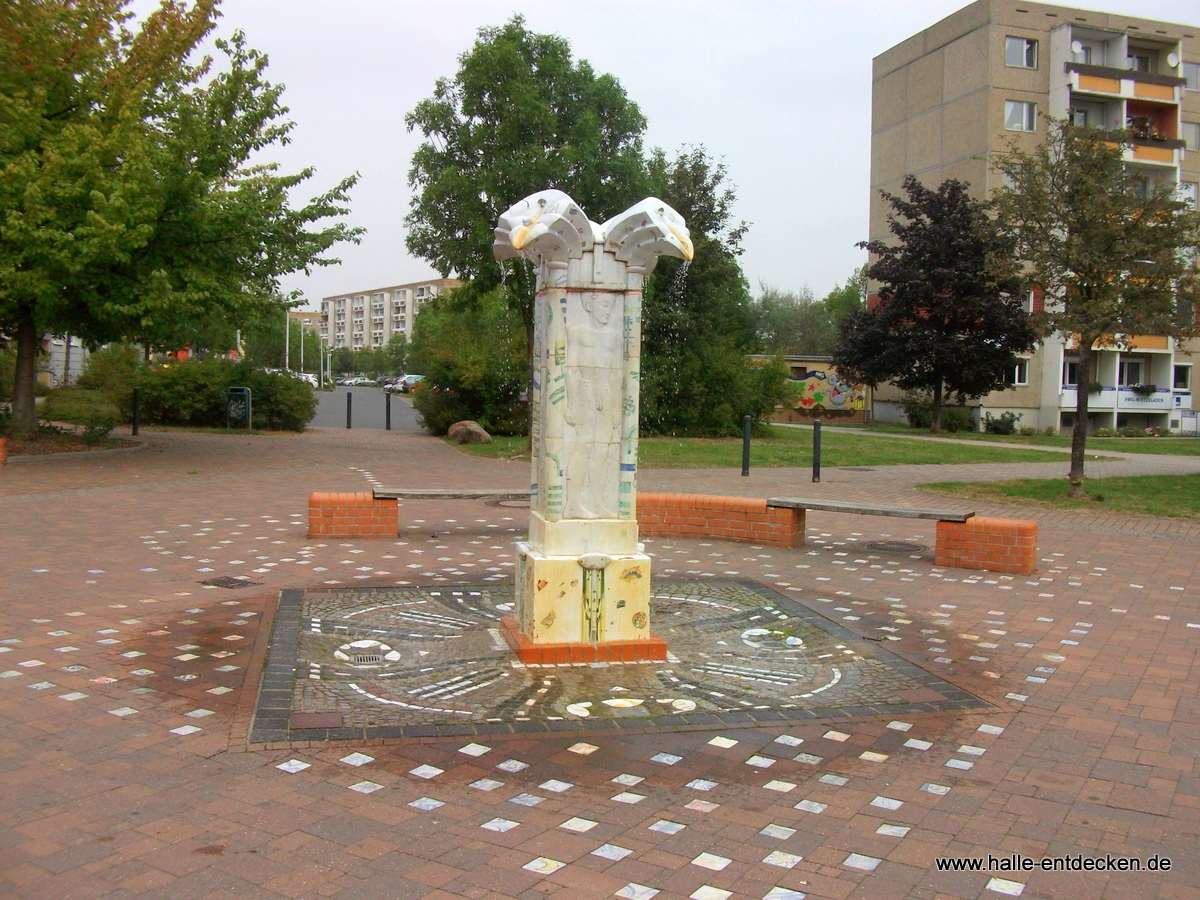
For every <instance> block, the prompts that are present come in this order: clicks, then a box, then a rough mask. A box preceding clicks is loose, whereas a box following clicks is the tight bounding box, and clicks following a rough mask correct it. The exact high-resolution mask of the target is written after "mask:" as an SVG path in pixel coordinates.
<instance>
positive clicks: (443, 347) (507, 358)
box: [410, 287, 529, 434]
mask: <svg viewBox="0 0 1200 900" xmlns="http://www.w3.org/2000/svg"><path fill="white" fill-rule="evenodd" d="M504 291H505V288H503V287H500V288H494V289H493V290H491V291H488V292H487V293H484V294H477V295H470V294H464V293H463V292H461V291H454V292H451V293H449V294H443V295H440V296H438V297H437V298H436V299H434V300H433V301H431V302H429V303H426V304H425V305H424V306H423V307H422V308H421V315H419V316H418V317H417V320H416V323H415V325H414V328H413V343H412V349H411V352H410V356H411V362H412V365H413V366H414V367H415V368H416V369H417V370H418V371H419V372H420V373H422V374H424V375H425V376H426V380H425V381H424V382H422V385H423V386H424V387H423V389H422V390H420V391H418V392H417V393H416V394H415V395H414V397H413V405H414V406H415V407H416V410H417V412H418V413H420V414H421V418H422V422H423V424H424V426H425V427H426V428H427V429H428V430H429V431H431V432H432V433H434V434H444V433H445V432H446V429H447V428H449V427H450V426H451V425H453V424H454V423H455V422H458V421H461V420H463V419H474V420H475V421H477V422H479V424H480V425H482V426H483V427H484V428H485V429H486V430H487V431H490V432H492V433H494V434H522V433H525V432H526V431H527V430H528V428H529V416H528V412H527V409H526V407H525V405H524V404H523V403H521V402H520V395H521V390H522V387H523V386H524V382H525V329H524V326H523V324H522V323H521V319H520V317H519V316H518V315H517V313H516V310H515V309H514V308H513V305H512V303H511V302H510V301H509V300H508V298H507V297H505V296H504Z"/></svg>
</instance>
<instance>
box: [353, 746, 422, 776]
mask: <svg viewBox="0 0 1200 900" xmlns="http://www.w3.org/2000/svg"><path fill="white" fill-rule="evenodd" d="M338 762H343V763H345V764H346V765H348V766H354V767H355V768H357V767H358V766H365V765H366V764H367V763H369V762H375V757H373V756H367V754H365V753H358V752H357V751H356V752H354V753H351V754H350V755H349V756H343V757H342V758H341V759H339V760H338ZM413 771H414V772H415V771H416V770H415V769H414V770H413ZM441 772H442V770H441V769H438V774H439V775H440V774H441Z"/></svg>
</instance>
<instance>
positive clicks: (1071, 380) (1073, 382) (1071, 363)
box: [1062, 357, 1079, 388]
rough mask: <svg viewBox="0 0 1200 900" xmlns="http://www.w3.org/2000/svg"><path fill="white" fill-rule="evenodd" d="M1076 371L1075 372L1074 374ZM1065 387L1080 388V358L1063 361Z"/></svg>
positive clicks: (1068, 358)
mask: <svg viewBox="0 0 1200 900" xmlns="http://www.w3.org/2000/svg"><path fill="white" fill-rule="evenodd" d="M1072 369H1074V372H1072ZM1062 383H1063V387H1065V388H1069V387H1079V358H1078V357H1076V358H1075V359H1071V358H1070V357H1067V358H1066V359H1064V360H1063V370H1062Z"/></svg>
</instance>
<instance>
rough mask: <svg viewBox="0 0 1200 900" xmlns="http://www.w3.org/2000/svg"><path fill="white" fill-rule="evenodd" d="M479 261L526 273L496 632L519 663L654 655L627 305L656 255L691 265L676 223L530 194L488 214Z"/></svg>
mask: <svg viewBox="0 0 1200 900" xmlns="http://www.w3.org/2000/svg"><path fill="white" fill-rule="evenodd" d="M493 251H494V253H495V256H496V258H497V259H498V260H505V259H511V258H514V257H518V256H520V257H524V258H526V259H529V260H531V261H532V262H533V263H534V264H535V265H536V266H537V267H538V276H537V295H536V299H535V308H534V322H535V333H534V341H533V344H534V360H533V382H532V385H531V388H532V390H531V393H530V397H529V406H530V414H531V417H532V422H531V432H530V433H531V436H532V441H533V453H532V457H533V461H532V479H531V484H530V516H529V540H528V542H522V543H520V544H518V546H517V551H518V564H517V584H516V590H517V615H516V617H515V619H512V620H506V621H505V636H506V638H507V639H508V641H509V643H510V644H511V645H512V646H513V648H514V649H515V650H516V651H517V652H518V654H519V655H520V657H521V658H522V659H523V660H524V661H526V662H534V661H538V662H543V661H548V662H567V661H572V662H585V661H593V660H606V659H626V660H631V659H663V658H665V655H666V644H665V643H664V642H663V641H661V640H660V639H658V638H656V637H655V636H654V635H653V633H652V632H651V630H650V558H649V556H647V555H646V554H645V553H644V551H643V548H642V545H641V544H639V543H638V539H637V538H638V532H637V518H636V515H637V444H638V392H639V385H640V378H641V371H640V364H641V297H642V287H643V283H644V280H645V276H646V275H648V274H649V273H650V272H651V271H652V270H653V269H654V266H655V264H656V263H657V261H658V257H659V256H663V255H669V256H676V257H679V258H682V259H691V257H692V243H691V240H690V237H689V235H688V231H687V227H686V226H685V225H684V222H683V219H682V218H681V217H680V216H679V214H678V213H676V212H675V211H674V210H673V209H671V208H670V207H669V206H667V205H666V204H665V203H663V202H662V201H661V200H656V199H654V198H648V199H646V200H643V201H642V202H641V203H639V204H637V205H635V206H633V207H631V208H630V209H628V210H626V211H625V212H623V213H621V214H620V215H619V216H617V217H616V218H614V219H612V220H611V221H609V222H606V223H605V224H603V225H598V224H596V223H595V222H591V221H589V220H588V218H587V216H586V215H584V213H583V212H582V210H580V209H579V207H578V206H577V205H576V204H575V202H574V201H573V200H571V198H570V197H568V196H567V195H566V194H564V193H563V192H561V191H541V192H539V193H537V194H533V195H531V196H529V197H527V198H525V199H524V200H522V201H521V202H519V203H517V204H515V205H514V206H513V207H512V208H510V209H509V210H507V211H506V212H505V213H504V214H503V215H501V216H500V220H499V223H498V225H497V228H496V241H495V244H494V246H493Z"/></svg>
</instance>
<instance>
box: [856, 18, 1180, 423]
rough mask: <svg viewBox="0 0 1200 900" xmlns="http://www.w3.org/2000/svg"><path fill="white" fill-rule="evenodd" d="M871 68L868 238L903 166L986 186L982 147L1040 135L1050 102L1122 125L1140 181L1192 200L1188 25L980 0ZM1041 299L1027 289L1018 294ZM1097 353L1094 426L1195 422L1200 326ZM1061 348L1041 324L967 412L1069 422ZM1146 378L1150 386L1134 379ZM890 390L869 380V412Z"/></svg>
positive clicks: (1066, 347)
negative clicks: (1006, 374) (1008, 370)
mask: <svg viewBox="0 0 1200 900" xmlns="http://www.w3.org/2000/svg"><path fill="white" fill-rule="evenodd" d="M872 81H873V89H872V124H871V205H870V236H871V239H872V240H885V239H887V238H888V237H889V232H888V227H887V213H888V211H889V207H888V205H887V203H886V202H885V201H884V200H883V199H882V197H881V196H880V192H881V191H886V192H888V193H892V194H900V193H901V182H902V180H903V179H904V177H905V176H906V175H916V176H917V177H919V178H920V179H921V181H922V182H924V183H925V184H926V185H928V186H930V187H936V186H937V185H939V184H941V183H942V182H943V181H945V180H946V179H948V178H957V179H959V180H961V181H966V182H969V183H970V185H971V193H972V194H973V195H974V196H975V197H977V198H978V199H986V198H987V197H988V196H989V195H990V193H991V192H992V191H993V190H994V189H995V188H997V187H998V186H999V183H1000V175H999V173H997V172H995V171H994V170H993V169H992V159H993V156H994V155H995V154H998V153H1001V152H1003V151H1004V150H1005V149H1007V148H1008V147H1009V146H1010V145H1012V144H1015V145H1016V146H1018V147H1024V148H1025V149H1029V148H1031V147H1033V146H1035V145H1036V144H1037V143H1038V142H1040V141H1042V140H1044V139H1045V137H1046V133H1047V126H1048V123H1049V117H1054V118H1059V119H1069V120H1071V121H1073V122H1075V123H1076V124H1086V125H1091V126H1095V127H1098V128H1103V129H1105V130H1108V131H1122V132H1128V133H1129V134H1130V135H1131V136H1132V138H1133V146H1132V147H1130V148H1129V149H1128V150H1126V151H1125V157H1126V164H1127V165H1128V166H1130V167H1131V168H1132V169H1133V170H1134V171H1135V172H1136V173H1137V174H1138V175H1139V176H1141V177H1142V178H1144V179H1145V180H1146V183H1147V185H1148V186H1149V185H1154V184H1157V183H1160V182H1162V181H1167V182H1170V183H1174V184H1178V185H1179V190H1180V194H1181V196H1182V197H1184V198H1186V199H1189V200H1190V201H1191V202H1192V203H1196V201H1197V193H1198V191H1197V184H1200V27H1198V26H1188V25H1178V24H1174V23H1169V22H1155V21H1152V20H1149V19H1136V18H1131V17H1129V16H1118V15H1110V14H1107V13H1097V12H1092V11H1090V10H1082V9H1072V8H1070V7H1065V6H1048V5H1043V4H1037V3H1017V2H1011V0H978V2H976V3H972V4H971V5H970V6H966V7H964V8H963V9H960V10H958V11H957V12H955V13H954V14H952V15H950V16H948V17H946V18H945V19H943V20H942V21H940V22H938V23H937V24H935V25H933V26H931V27H930V28H928V29H926V30H925V31H923V32H921V33H920V34H916V35H913V36H912V37H910V38H908V40H905V41H903V42H901V43H899V44H897V45H896V46H894V47H892V48H891V49H890V50H887V51H885V52H884V53H881V54H880V55H879V56H877V57H875V60H874V69H873V75H872ZM1040 302H1041V300H1040V297H1037V296H1031V297H1030V298H1029V300H1028V304H1029V307H1030V308H1031V309H1034V308H1039V307H1040ZM1160 344H1162V346H1161V347H1160V346H1159V345H1160ZM1100 356H1101V358H1100V363H1099V378H1098V382H1099V384H1100V390H1099V391H1095V390H1094V386H1091V387H1093V392H1092V394H1091V400H1090V401H1089V406H1090V408H1091V413H1090V414H1089V419H1090V424H1091V427H1092V428H1093V429H1094V428H1101V427H1106V428H1113V427H1119V426H1124V425H1134V426H1149V425H1157V426H1160V427H1163V428H1169V429H1170V430H1172V431H1184V432H1195V431H1196V422H1197V418H1196V413H1195V412H1194V409H1193V400H1192V398H1193V391H1192V388H1193V387H1194V386H1195V385H1194V383H1193V381H1192V368H1193V366H1194V364H1195V363H1196V362H1197V360H1198V359H1200V342H1197V341H1190V342H1186V343H1185V344H1184V345H1183V346H1174V344H1173V342H1171V341H1168V340H1166V339H1163V338H1158V337H1149V336H1148V337H1145V338H1141V339H1136V340H1135V341H1134V345H1133V346H1132V347H1131V348H1129V349H1127V350H1126V351H1124V352H1122V351H1119V350H1117V349H1115V348H1112V347H1109V348H1104V349H1102V352H1101V355H1100ZM1071 363H1072V346H1071V344H1070V341H1069V340H1068V339H1066V338H1064V337H1058V336H1056V337H1051V338H1048V339H1047V340H1046V341H1044V342H1043V343H1042V344H1041V345H1040V346H1039V347H1038V348H1037V349H1036V350H1035V351H1034V352H1033V353H1032V354H1031V355H1030V357H1029V359H1028V360H1025V361H1024V362H1023V363H1022V364H1021V365H1020V366H1018V367H1016V370H1015V371H1014V373H1013V378H1012V380H1013V382H1014V384H1013V387H1012V388H1010V389H1008V390H1004V391H996V392H994V393H992V394H989V395H988V396H986V397H984V398H983V399H982V401H980V402H979V403H978V404H977V406H978V412H979V414H980V416H982V414H984V413H988V412H990V413H991V414H992V415H998V414H999V413H1003V412H1014V413H1018V414H1020V416H1021V420H1020V423H1019V424H1020V425H1021V426H1031V427H1034V428H1037V429H1039V430H1043V429H1047V428H1054V429H1063V428H1065V427H1068V426H1069V425H1070V422H1071V420H1072V417H1073V414H1074V409H1075V389H1076V386H1075V385H1074V384H1073V382H1072V378H1073V367H1072V365H1071ZM1135 379H1136V380H1135ZM1134 385H1138V386H1139V387H1138V390H1134V388H1133V386H1134ZM1150 385H1153V386H1154V388H1155V390H1154V391H1153V392H1152V393H1147V390H1148V387H1149V386H1150ZM899 397H900V394H899V392H898V391H897V390H896V389H895V388H892V387H890V386H887V385H884V386H881V387H880V389H879V390H878V391H876V393H875V402H874V414H875V417H876V418H878V419H880V420H882V421H889V420H891V421H900V420H902V418H903V414H902V413H901V412H900V410H899V407H898V404H897V401H898V400H899ZM1196 406H1200V403H1197V404H1196Z"/></svg>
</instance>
